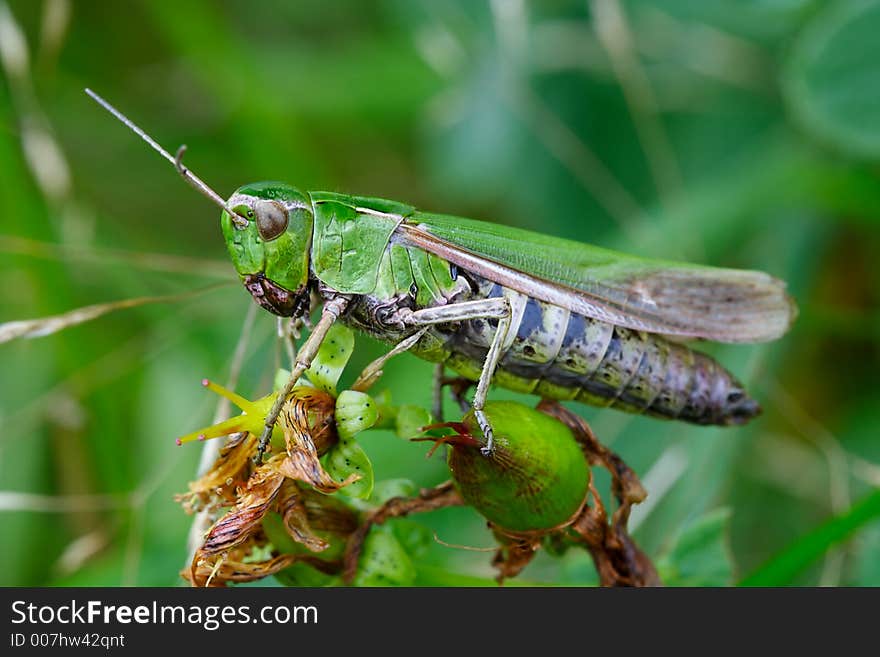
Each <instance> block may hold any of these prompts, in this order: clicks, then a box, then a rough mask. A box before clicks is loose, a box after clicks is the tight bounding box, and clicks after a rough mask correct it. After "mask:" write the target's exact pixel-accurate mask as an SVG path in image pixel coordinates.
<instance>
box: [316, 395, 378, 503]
mask: <svg viewBox="0 0 880 657" xmlns="http://www.w3.org/2000/svg"><path fill="white" fill-rule="evenodd" d="M378 419H379V409H378V407H377V405H376V402H375V401H373V399H372V397H370V396H369V395H368V394H366V393H363V392H357V391H354V390H343V391H342V393H340V395H339V398H338V399H337V400H336V431H337V433H338V434H339V442H338V443H337V444H336V445H334V446H333V448H332V449H330V451H329V452H327V454H326V455H325V456H324V458H323V460H322V462H323V464H324V469H325V470H326V471H327V473H328V474H329V475H330V476H331V477H333V478H334V479H336V480H337V481H342V480H344V479H345V478H346V477H348V476H349V475H351V474H357V475H360V479H358V480H357V481H355V482H353V483H351V484H349V485H348V486H346V487H345V488H342V489H341V490H340V491H339V492H340V493H342V494H344V495H347V496H349V497H355V498H358V499H362V500H366V499H368V498H369V497H370V495H371V494H372V492H373V481H374V478H373V464H372V463H371V462H370V458H369V457H368V456H367V453H366V452H365V451H364V450H363V448H361V446H360V445H358V444H357V442H355V440H354V437H355V436H356V435H357V434H358V433H360V432H361V431H364V430H365V429H369V428H370V427H371V426H373V425H374V424H375V423H376V420H378Z"/></svg>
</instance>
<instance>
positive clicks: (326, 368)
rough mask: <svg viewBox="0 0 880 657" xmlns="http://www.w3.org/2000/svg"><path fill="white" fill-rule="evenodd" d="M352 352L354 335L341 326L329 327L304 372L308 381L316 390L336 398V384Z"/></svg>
mask: <svg viewBox="0 0 880 657" xmlns="http://www.w3.org/2000/svg"><path fill="white" fill-rule="evenodd" d="M353 351H354V333H353V332H352V331H351V329H349V328H347V327H345V326H342V325H341V324H334V325H333V326H331V327H330V330H329V331H328V332H327V337H325V338H324V341H323V342H322V343H321V346H320V348H319V349H318V353H317V354H316V355H315V358H314V360H313V361H312V365H311V367H309V369H307V370H306V376H307V377H308V379H309V381H311V383H312V384H313V385H314V386H315V387H316V388H318V389H320V390H324V391H325V392H329V393H330V394H331V395H333V396H336V384H337V383H338V382H339V377H340V376H342V370H344V369H345V366H346V365H347V364H348V360H349V358H351V354H352V352H353Z"/></svg>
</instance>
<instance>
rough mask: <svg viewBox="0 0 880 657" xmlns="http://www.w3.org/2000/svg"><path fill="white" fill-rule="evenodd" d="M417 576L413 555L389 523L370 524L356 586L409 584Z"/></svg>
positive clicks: (359, 563)
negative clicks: (375, 525)
mask: <svg viewBox="0 0 880 657" xmlns="http://www.w3.org/2000/svg"><path fill="white" fill-rule="evenodd" d="M415 579H416V569H415V566H414V565H413V562H412V559H410V557H409V555H408V554H407V553H406V550H404V549H403V546H402V545H401V544H400V542H399V541H398V540H397V538H396V537H395V535H394V531H393V530H392V528H391V527H388V526H384V525H382V526H378V527H373V529H372V530H370V534H369V536H367V539H366V540H365V541H364V548H363V552H362V553H361V558H360V561H359V562H358V572H357V576H356V577H355V578H354V582H353V583H354V585H355V586H411V585H412V584H413V582H415Z"/></svg>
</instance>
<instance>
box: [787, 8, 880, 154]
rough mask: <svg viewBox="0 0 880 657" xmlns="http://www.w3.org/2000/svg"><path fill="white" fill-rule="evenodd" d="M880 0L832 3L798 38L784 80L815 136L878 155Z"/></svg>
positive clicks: (795, 107)
mask: <svg viewBox="0 0 880 657" xmlns="http://www.w3.org/2000/svg"><path fill="white" fill-rule="evenodd" d="M878 35H880V2H878V1H877V0H860V1H857V2H837V3H829V6H828V7H827V8H826V9H825V10H824V11H821V12H819V13H818V14H816V16H815V17H814V18H813V20H812V22H811V23H810V24H809V25H808V27H807V28H806V30H804V32H803V33H802V34H801V36H800V38H799V40H798V41H797V42H796V44H795V47H794V50H793V54H792V57H791V59H790V61H789V63H788V66H787V67H786V70H785V74H784V78H783V83H784V87H785V93H786V96H787V99H788V102H789V104H790V105H791V108H792V109H793V110H794V112H795V114H796V115H797V117H798V119H799V120H800V121H801V123H803V125H804V126H805V127H806V128H807V129H808V130H810V131H811V132H812V133H813V134H814V135H815V136H816V137H818V138H820V139H821V140H823V141H827V142H829V143H831V144H833V145H834V146H836V147H837V148H839V149H841V150H843V151H845V152H847V153H850V154H855V155H859V156H862V157H869V158H877V157H880V38H878Z"/></svg>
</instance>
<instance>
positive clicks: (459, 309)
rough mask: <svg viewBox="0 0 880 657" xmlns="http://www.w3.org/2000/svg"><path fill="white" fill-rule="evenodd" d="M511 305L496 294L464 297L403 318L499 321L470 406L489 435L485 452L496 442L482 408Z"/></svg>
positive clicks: (501, 349)
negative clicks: (468, 299)
mask: <svg viewBox="0 0 880 657" xmlns="http://www.w3.org/2000/svg"><path fill="white" fill-rule="evenodd" d="M511 316H512V312H511V307H510V302H509V301H508V300H507V299H506V298H504V297H493V298H490V299H480V300H478V301H463V302H461V303H452V304H449V305H446V306H437V307H435V308H425V309H422V310H417V311H415V312H412V313H410V314H409V315H407V316H406V317H405V319H404V321H405V323H407V324H409V325H411V326H426V325H431V324H446V323H448V322H463V321H468V320H471V319H490V320H491V319H495V320H497V322H498V325H497V328H496V329H495V335H494V336H493V337H492V342H491V344H490V346H489V351H488V352H487V353H486V359H485V361H484V362H483V367H482V370H481V371H480V379H479V381H477V390H476V392H475V393H474V399H473V402H472V404H471V407H472V408H473V410H474V417H475V418H476V420H477V424H478V425H479V427H480V429H481V430H482V432H483V436H484V437H485V438H486V445H485V447H483V448H481V451H482V452H483V453H484V454H490V453H491V452H492V448H493V446H494V434H493V432H492V425H491V424H490V423H489V419H488V418H487V417H486V414H485V413H484V412H483V407H484V406H485V404H486V398H487V397H488V394H489V384H490V383H491V382H492V377H493V376H494V374H495V368H496V367H497V366H498V362H499V361H500V360H501V356H502V355H503V352H504V346H505V344H506V342H507V336H508V333H509V330H510V325H511Z"/></svg>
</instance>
